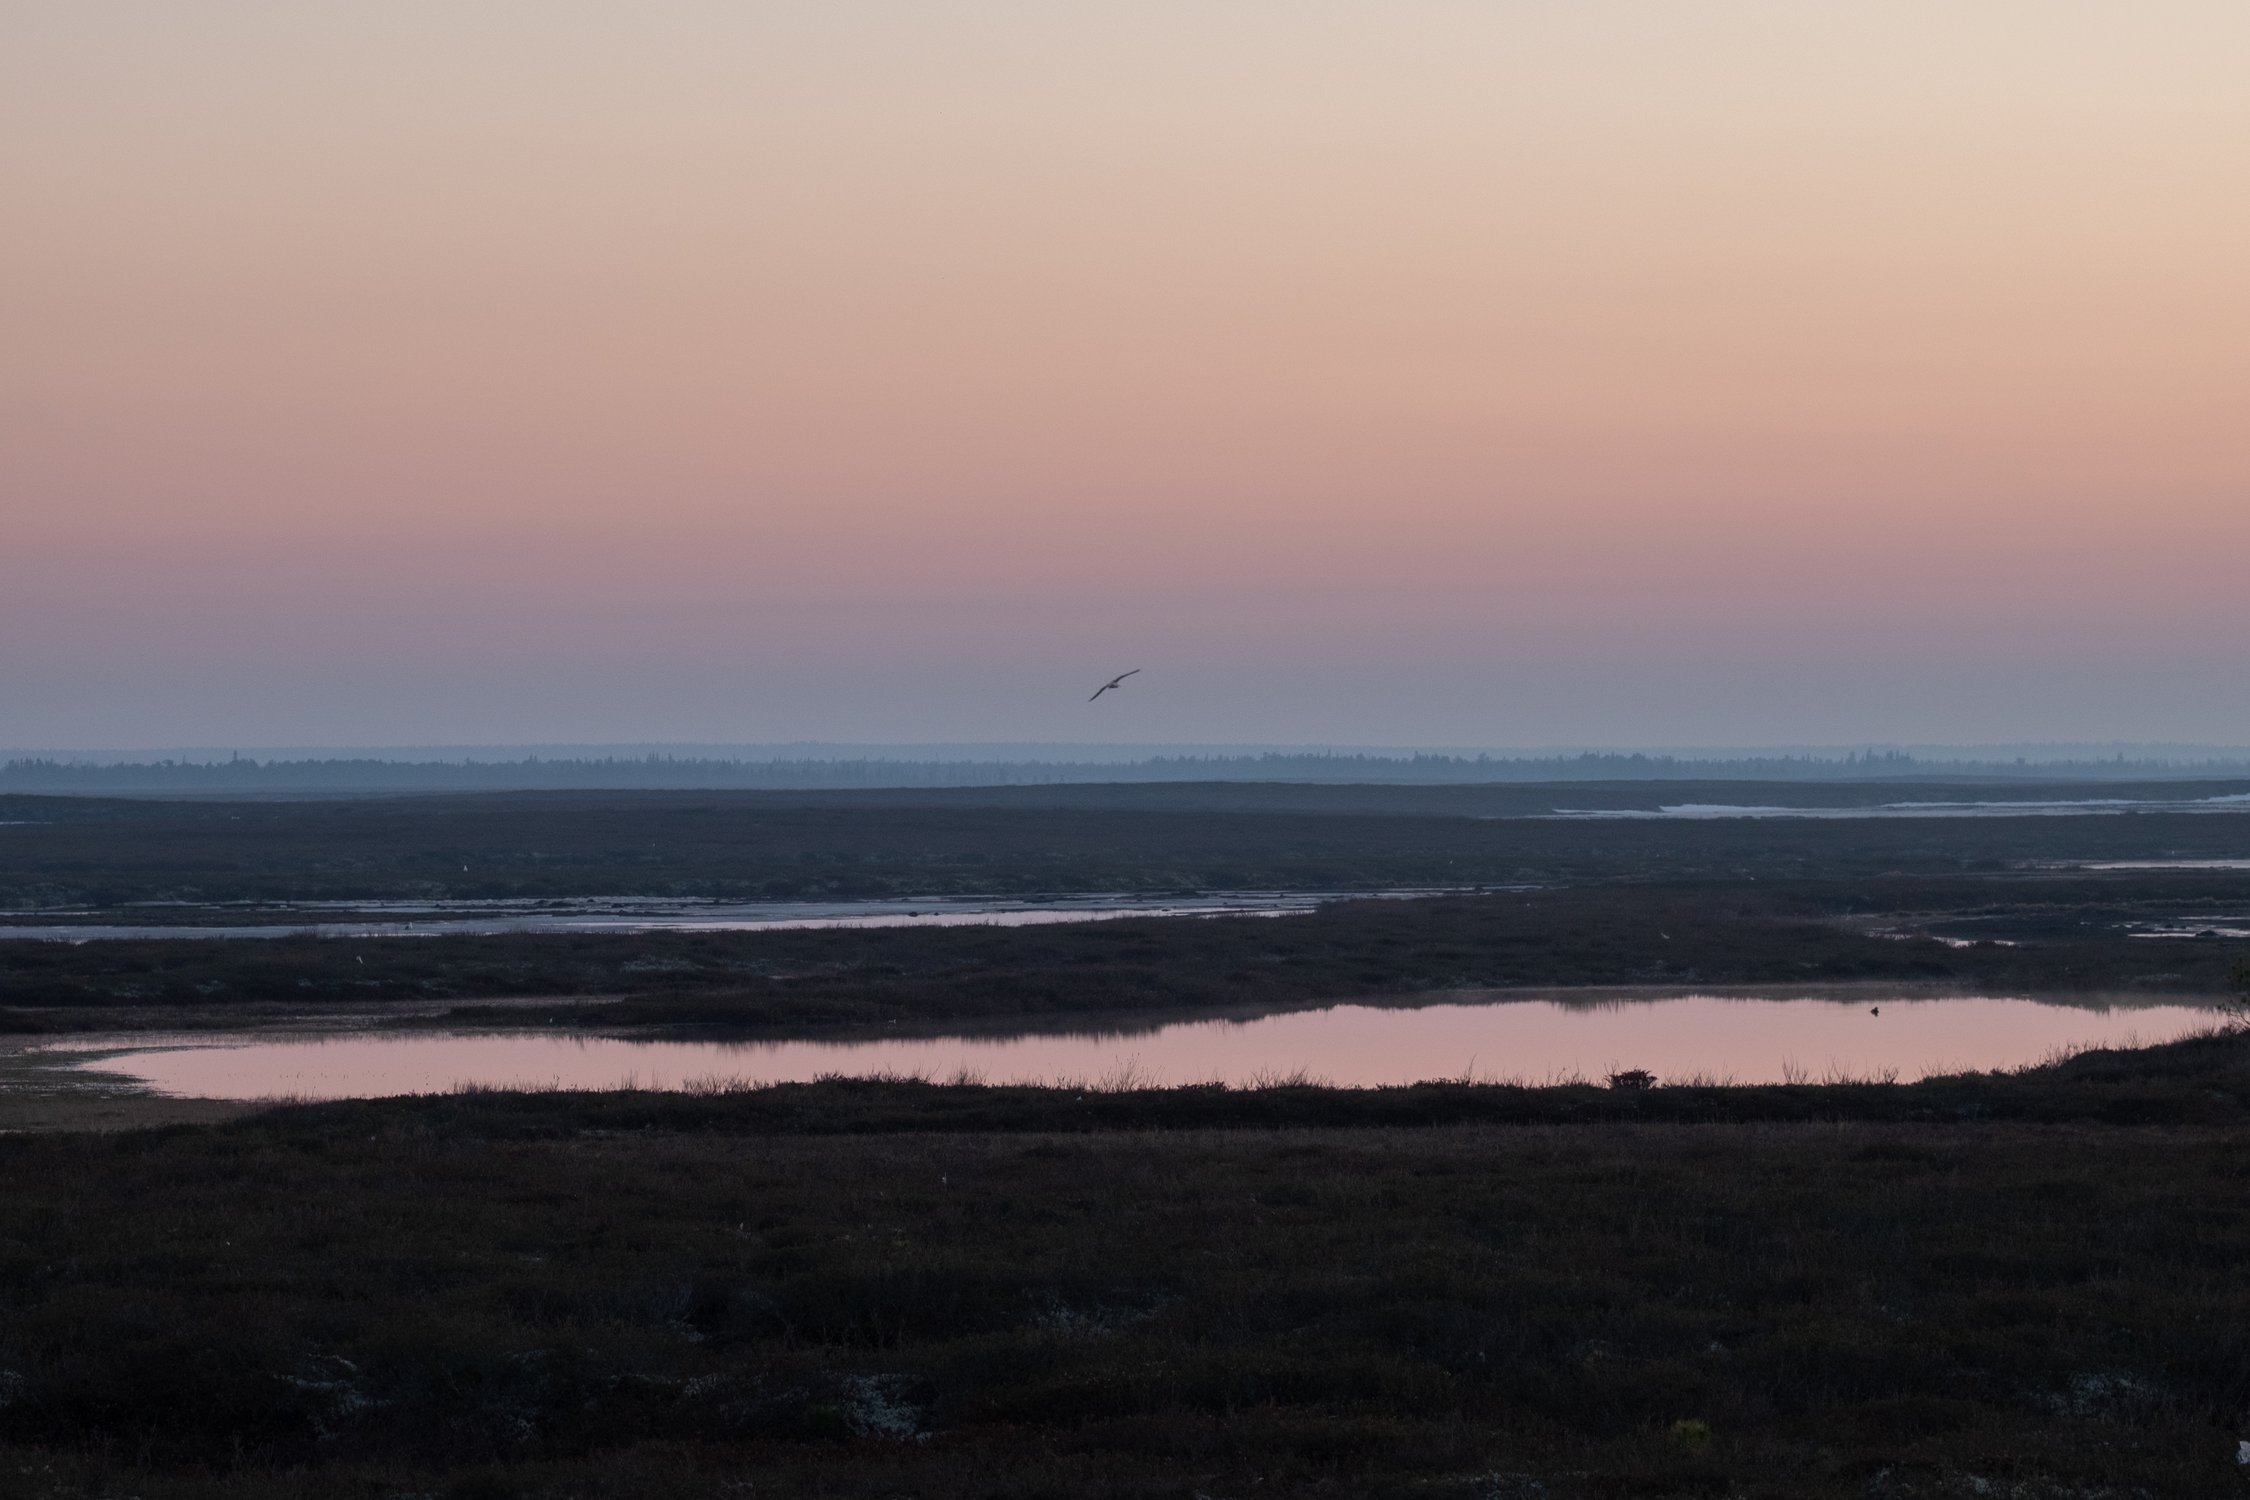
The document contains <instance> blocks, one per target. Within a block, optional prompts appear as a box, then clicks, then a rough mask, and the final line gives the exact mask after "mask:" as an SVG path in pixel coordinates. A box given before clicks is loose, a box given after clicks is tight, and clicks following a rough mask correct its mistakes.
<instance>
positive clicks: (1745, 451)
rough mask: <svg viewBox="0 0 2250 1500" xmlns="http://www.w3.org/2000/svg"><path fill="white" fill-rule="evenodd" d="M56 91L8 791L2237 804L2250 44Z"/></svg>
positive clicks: (2038, 15)
mask: <svg viewBox="0 0 2250 1500" xmlns="http://www.w3.org/2000/svg"><path fill="white" fill-rule="evenodd" d="M9 29H10V39H9V42H8V45H7V46H6V47H5V48H4V49H0V194H4V200H0V201H5V202H6V203H7V205H8V210H7V220H8V227H7V230H6V232H5V233H4V234H0V745H17V746H32V745H71V744H76V745H94V744H111V745H130V744H155V743H182V742H211V743H226V742H244V743H290V742H297V743H302V742H319V741H328V742H335V741H349V742H359V743H381V742H428V741H433V740H443V741H468V740H507V741H525V740H537V739H560V740H580V741H582V740H599V739H633V740H645V739H665V738H676V739H712V740H745V739H796V738H869V739H938V738H944V739H983V738H989V739H1021V738H1044V739H1074V738H1077V739H1091V740H1105V741H1106V740H1133V739H1148V740H1183V739H1203V740H1215V741H1249V740H1292V739H1306V740H1332V741H1350V742H1355V743H1383V742H1392V743H1438V742H1442V743H1483V744H1494V745H1502V744H1540V743H1558V742H1587V741H1599V742H1610V743H1658V742H1672V743H1680V742H1705V743H1712V742H1717V743H1746V742H1754V741H1759V740H1788V741H1864V740H1944V739H1964V740H1968V739H1974V740H1991V739H2112V738H2123V739H2202V740H2214V741H2218V740H2225V741H2237V742H2240V741H2250V694H2245V693H2243V692H2242V691H2241V690H2240V684H2241V682H2242V680H2243V676H2244V668H2245V667H2246V666H2250V608H2246V607H2245V604H2244V600H2245V598H2246V597H2250V595H2246V593H2245V569H2244V563H2243V559H2244V558H2246V557H2250V439H2246V437H2245V429H2246V427H2250V423H2246V422H2245V420H2244V416H2243V409H2244V406H2245V393H2246V392H2250V277H2246V276H2245V275H2244V274H2243V272H2242V267H2244V266H2245V265H2250V88H2245V87H2244V86H2243V80H2244V79H2245V78H2250V9H2246V8H2245V7H2243V6H2241V5H2240V4H2238V3H2234V0H2193V3H2188V0H2172V3H2162V0H2158V3H2150V4H2144V5H2137V6H2129V7H2128V6H2118V5H2114V4H2108V3H2101V4H2096V3H2090V0H2088V3H2069V0H2040V3H2029V0H2025V3H2014V0H1993V3H1987V4H1980V5H1977V6H1973V7H1964V6H1959V5H1956V4H1950V3H1947V4H1940V3H1923V0H1885V3H1838V4H1830V5H1820V6H1805V5H1802V4H1797V3H1780V0H1775V3H1744V0H1711V3H1706V4H1700V5H1697V6H1694V7H1681V6H1677V5H1673V4H1668V3H1665V4H1659V3H1654V0H1650V3H1633V4H1625V3H1603V0H1571V3H1563V0H1552V3H1532V0H1516V3H1496V4H1489V5H1469V4H1462V3H1411V0H1391V3H1382V4H1376V3H1358V4H1341V3H1310V4H1307V3H1301V0H1300V3H1290V4H1281V3H1278V0H1275V3H1265V0H1256V3H1253V0H1244V3H1230V4H1222V5H1216V6H1214V5H1210V4H1194V5H1190V4H1184V3H1180V4H1173V3H1163V0H1138V3H1133V4H1117V5H1108V4H1087V5H1071V6H1055V5H1051V4H1035V3H1030V0H1025V3H1018V4H996V3H980V0H962V3H957V4H951V5H946V6H927V5H917V4H907V3H904V0H897V3H854V0H823V3H818V4H814V3H805V4H788V3H765V4H759V5H751V6H744V5H738V4H723V3H719V0H696V3H687V0H674V3H648V4H635V5H624V4H599V5H597V4H591V3H583V0H542V3H529V0H525V3H508V4H499V3H477V0H446V3H436V0H429V3H418V0H390V3H386V4H384V5H381V6H363V7H304V6H298V5H290V4H282V3H245V0H209V3H205V4H200V5H196V6H175V5H169V4H157V3H153V0H151V3H102V0H72V3H50V4H38V3H34V4H28V5H24V6H20V7H17V8H15V9H14V10H12V11H11V16H10V22H9ZM1126 666H1142V667H1144V668H1146V669H1147V671H1146V675H1145V676H1144V677H1143V678H1141V679H1136V681H1135V684H1134V686H1135V688H1136V690H1137V691H1135V692H1134V693H1133V694H1131V695H1125V694H1119V695H1112V696H1111V697H1109V698H1105V699H1104V700H1103V702H1102V704H1100V705H1095V708H1097V709H1098V710H1099V713H1098V714H1096V713H1091V712H1089V711H1088V710H1087V706H1086V705H1084V704H1083V702H1082V701H1081V700H1082V698H1083V691H1082V689H1083V690H1086V691H1090V688H1091V684H1092V683H1094V682H1098V681H1100V680H1101V679H1102V678H1104V677H1106V676H1108V675H1110V674H1111V673H1112V672H1115V671H1118V670H1122V669H1123V668H1124V667H1126Z"/></svg>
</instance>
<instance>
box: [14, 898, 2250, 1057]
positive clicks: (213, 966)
mask: <svg viewBox="0 0 2250 1500" xmlns="http://www.w3.org/2000/svg"><path fill="white" fill-rule="evenodd" d="M2246 905H2250V875H2244V874H2242V873H2235V872H2222V873H2211V874H2206V873H2201V872H2177V873H2173V872H2165V873H2162V874H2140V875H2136V874H2127V873H2120V874H2117V875H2111V876H2084V875H2060V874H2057V875H2044V876H2033V877H2016V878H2002V877H1985V878H1974V877H1943V878H1930V877H1911V876H1898V877H1892V878H1890V879H1887V880H1869V881H1836V882H1801V883H1790V884H1786V885H1784V884H1779V883H1768V882H1736V883H1651V884H1642V885H1593V886H1583V887H1568V888H1560V889H1546V890H1527V891H1516V892H1505V893H1494V894H1488V895H1479V896H1457V897H1441V898H1430V899H1421V900H1412V901H1352V902H1341V903H1336V904H1332V905H1328V906H1323V907H1320V908H1318V909H1316V910H1315V911H1312V912H1309V913H1305V914H1302V915H1296V916H1289V917H1279V918H1245V917H1220V918H1209V919H1194V920H1185V919H1177V918H1124V919H1117V920H1111V921H1102V922H1084V923H1065V924H1056V925H1052V926H1034V927H987V926H968V927H888V928H859V929H826V930H778V931H768V932H749V933H679V932H673V933H649V934H642V935H632V934H555V933H538V934H513V935H504V936H490V937H431V938H373V939H354V938H272V939H244V940H230V941H213V940H197V939H116V940H103V941H99V942H87V943H75V944H73V943H59V942H29V941H15V942H4V941H0V1030H14V1031H18V1032H23V1031H40V1030H56V1031H60V1030H116V1029H120V1028H123V1027H150V1026H155V1027H164V1028H183V1027H199V1026H218V1027H240V1026H246V1025H259V1024H270V1023H271V1022H273V1021H274V1020H276V1019H279V1018H284V1017H286V1016H288V1015H290V1014H293V1013H296V1012H301V1011H304V1010H307V1009H309V1008H312V1007H315V1006H329V1007H349V1008H358V1009H370V1010H372V1011H374V1012H375V1013H376V1014H378V1015H379V1014H380V1013H381V1011H382V1010H383V1008H384V1007H386V1006H390V1007H401V1008H408V1007H410V1008H411V1014H410V1017H408V1019H409V1020H410V1022H411V1024H417V1025H473V1026H477V1027H480V1028H491V1027H512V1026H545V1025H550V1024H552V1023H553V1022H554V1021H555V1020H556V1016H555V1015H554V1014H551V1013H549V1012H548V1011H543V1010H540V1009H538V1008H535V1007H526V1006H523V1005H520V1004H516V1005H492V1004H479V1003H478V1002H479V1001H480V1000H502V999H508V998H511V997H527V996H557V997H561V996H576V997H606V998H602V999H600V1000H598V1001H596V1002H594V1003H585V1004H579V1005H575V1006H572V1007H570V1008H569V1009H568V1010H567V1012H565V1013H563V1014H562V1015H561V1019H562V1020H564V1021H566V1022H567V1023H568V1024H571V1025H573V1026H579V1027H597V1028H601V1029H605V1030H627V1029H639V1028H651V1027H664V1028H695V1029H700V1030H710V1031H723V1032H729V1033H734V1034H758V1033H769V1034H771V1033H790V1032H795V1033H802V1032H808V1031H816V1030H823V1029H834V1028H852V1027H873V1026H881V1025H896V1024H901V1023H904V1024H910V1025H911V1024H916V1023H925V1024H935V1023H948V1022H965V1021H981V1022H993V1023H1008V1022H1013V1023H1024V1024H1033V1025H1039V1024H1071V1023H1082V1024H1102V1025H1107V1026H1130V1025H1131V1024H1132V1023H1133V1021H1134V1020H1135V1018H1137V1017H1153V1018H1162V1019H1169V1018H1171V1017H1173V1016H1176V1015H1178V1014H1179V1013H1182V1012H1193V1011H1198V1010H1205V1011H1216V1010H1226V1009H1242V1008H1252V1009H1256V1008H1281V1007H1290V1006H1302V1005H1308V1004H1317V1003H1324V1002H1331V1001H1335V1000H1339V999H1348V998H1389V999H1397V998H1402V997H1412V996H1417V995H1423V994H1426V993H1427V992H1430V991H1433V990H1510V989H1529V990H1540V989H1551V988H1557V987H1567V986H1626V985H1672V986H1695V985H1704V986H1714V985H1723V986H1735V985H1791V984H1794V985H1821V984H1834V983H1844V982H1853V981H1888V982H1892V983H1896V984H1901V985H1907V986H1922V985H1928V986H1942V987H1947V988H1952V989H1956V990H1972V989H1974V990H1983V991H1986V992H1993V993H2011V994H2022V993H2064V992H2100V993H2129V992H2143V993H2175V994H2199V995H2214V994H2218V993H2220V992H2222V991H2224V990H2226V989H2227V987H2228V985H2229V983H2230V979H2231V974H2232V971H2233V969H2234V966H2235V965H2236V964H2238V963H2240V962H2241V961H2243V960H2244V959H2246V958H2250V940H2244V939H2226V938H2194V939H2169V940H2162V941H2152V940H2148V939H2142V938H2136V937H2133V936H2130V931H2131V925H2130V924H2132V923H2133V922H2134V921H2135V920H2137V919H2154V918H2158V917H2161V918H2163V919H2165V920H2188V921H2190V922H2192V921H2194V920H2196V919H2197V918H2198V917H2199V916H2202V915H2212V916H2216V915H2217V914H2220V913H2225V912H2229V911H2231V912H2233V913H2235V914H2236V917H2235V919H2236V920H2241V917H2240V913H2241V911H2242V910H2243V909H2244V907H2245V906H2246ZM1933 924H1935V925H1939V926H1967V927H1970V928H1973V929H1974V930H1977V931H1980V932H1985V933H1988V934H1992V935H1997V936H2001V937H2002V939H2003V940H2001V941H1990V940H1985V941H1975V942H1969V941H1966V940H1963V939H1954V940H1952V941H1950V942H1948V941H1941V940H1940V939H1939V938H1936V937H1931V936H1928V935H1926V932H1925V930H1926V928H1928V927H1929V926H1931V925H1933ZM2007 934H2015V936H2012V937H2009V936H2006V935H2007ZM433 1002H445V1003H443V1004H436V1003H433Z"/></svg>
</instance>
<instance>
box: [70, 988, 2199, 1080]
mask: <svg viewBox="0 0 2250 1500" xmlns="http://www.w3.org/2000/svg"><path fill="white" fill-rule="evenodd" d="M2215 1019H2216V1018H2215V1015H2214V1013H2213V1012H2212V1011H2211V1010H2209V1009H2207V1008H2204V1007H2202V1006H2198V1005H2193V1004H2179V1003H2173V1004H2155V1005H2149V1004H2138V1003H2118V1004H2108V1005H2104V1004H2099V1003H2092V1002H2087V1001H2083V1000H2081V1001H2076V1002H2072V1003H2059V1002H2053V1001H2040V1000H2030V999H2017V998H2003V997H1989V996H1976V997H1968V996H1963V997H1951V998H1943V999H1933V998H1915V999H1902V998H1897V997H1881V996H1871V995H1868V994H1864V993H1861V994H1855V995H1852V996H1851V997H1849V998H1838V997H1836V996H1807V997H1801V998H1788V999H1779V998H1770V997H1760V998H1754V999H1745V998H1736V997H1724V996H1716V995H1682V996H1674V997H1670V998H1663V999H1643V998H1636V999H1606V1000H1498V999H1494V1000H1485V1001H1461V1002H1453V1001H1448V1002H1445V1003H1438V1004H1428V1005H1418V1006H1380V1007H1378V1006H1368V1005H1337V1006H1331V1007H1328V1008H1326V1009H1322V1010H1306V1011H1292V1012H1287V1013H1284V1014H1279V1015H1265V1016H1257V1017H1253V1018H1249V1019H1219V1020H1196V1021H1179V1022H1173V1023H1170V1024H1165V1025H1160V1026H1155V1027H1152V1028H1150V1029H1148V1030H1145V1031H1138V1032H1114V1031H1112V1032H1106V1033H1083V1032H1081V1033H1040V1034H1031V1035H1024V1034H1014V1035H990V1034H988V1035H967V1036H936V1037H903V1036H902V1037H895V1038H889V1037H884V1038H875V1039H872V1040H856V1041H835V1040H824V1041H802V1040H800V1041H754V1042H714V1041H653V1042H642V1041H625V1040H620V1039H616V1038H610V1037H598V1036H582V1035H556V1034H553V1033H506V1034H482V1035H457V1034H435V1035H432V1034H414V1035H398V1034H381V1035H368V1034H351V1035H340V1036H330V1037H323V1038H306V1037H301V1036H300V1037H282V1038H276V1037H263V1038H252V1039H238V1040H223V1039H198V1040H197V1041H196V1042H195V1043H194V1044H193V1045H170V1046H163V1047H156V1048H143V1049H135V1050H131V1051H123V1052H114V1053H108V1054H107V1055H102V1056H99V1057H97V1058H95V1059H92V1060H90V1061H89V1062H88V1063H86V1064H85V1066H87V1067H90V1068H99V1069H101V1070H103V1071H105V1072H114V1073H121V1074H124V1075H127V1076H129V1077H131V1078H134V1079H138V1080H140V1081H142V1082H144V1083H146V1084H148V1085H149V1086H151V1087H153V1088H155V1089H158V1090H160V1091H162V1092H165V1093H170V1094H178V1095H184V1096H188V1097H195V1098H212V1099H259V1098H268V1097H277V1096H285V1097H298V1098H308V1099H339V1098H358V1097H372V1096H379V1095H387V1094H410V1093H431V1092H440V1091H443V1090H446V1089H451V1088H455V1087H459V1086H464V1085H486V1086H493V1087H507V1088H544V1087H559V1088H570V1089H613V1088H644V1089H682V1088H696V1087H709V1086H720V1085H737V1084H739V1085H753V1084H765V1083H782V1082H798V1081H805V1080H810V1079H814V1078H818V1077H821V1076H822V1075H825V1074H844V1075H850V1076H860V1077H864V1076H869V1075H874V1074H884V1073H892V1074H913V1075H919V1076H922V1077H927V1078H931V1079H935V1080H938V1081H946V1080H950V1079H954V1078H957V1077H967V1078H972V1079H975V1080H978V1081H982V1082H987V1083H995V1084H1000V1083H1069V1084H1074V1085H1081V1086H1087V1087H1108V1088H1117V1087H1124V1086H1128V1085H1134V1086H1160V1085H1168V1084H1188V1083H1208V1082H1223V1083H1227V1084H1230V1085H1237V1086H1241V1085H1251V1084H1256V1083H1260V1082H1271V1081H1274V1080H1277V1079H1282V1078H1288V1077H1292V1076H1297V1075H1303V1076H1305V1077H1307V1078H1309V1079H1312V1080H1317V1081H1323V1082H1328V1083H1334V1084H1341V1085H1351V1086H1372V1085H1377V1084H1395V1083H1412V1082H1417V1081H1420V1080H1425V1079H1435V1078H1459V1077H1463V1076H1465V1075H1466V1076H1474V1077H1476V1078H1478V1079H1482V1080H1488V1081H1489V1080H1516V1081H1521V1082H1526V1083H1545V1082H1554V1081H1559V1080H1563V1079H1568V1078H1586V1079H1600V1078H1602V1077H1604V1076H1606V1075H1607V1074H1609V1073H1610V1072H1612V1071H1615V1070H1619V1069H1626V1068H1645V1069H1647V1070H1649V1071H1650V1072H1652V1073H1655V1074H1656V1075H1657V1076H1658V1077H1659V1078H1662V1079H1665V1080H1667V1081H1681V1080H1685V1079H1690V1078H1698V1077H1700V1078H1707V1079H1714V1080H1721V1081H1729V1082H1735V1083H1779V1082H1787V1081H1793V1080H1801V1079H1809V1080H1812V1081H1819V1080H1821V1079H1824V1078H1834V1077H1854V1078H1890V1077H1895V1078H1898V1079H1900V1080H1912V1079H1915V1078H1919V1077H1923V1076H1925V1075H1927V1074H1930V1073H1942V1072H1954V1071H1960V1070H1964V1069H1993V1068H2005V1067H2014V1066H2018V1065H2022V1064H2026V1063H2035V1062H2039V1061H2041V1060H2043V1059H2045V1058H2047V1057H2050V1056H2052V1055H2054V1054H2055V1053H2057V1052H2058V1051H2062V1050H2065V1049H2075V1048H2083V1047H2090V1046H2123V1045H2134V1044H2145V1043H2152V1042H2161V1041H2169V1040H2172V1039H2175V1038H2177V1037H2180V1036H2184V1035H2186V1034H2188V1033H2190V1032H2193V1031H2197V1030H2201V1029H2203V1028H2206V1027H2208V1026H2210V1025H2211V1024H2212V1023H2213V1021H2214V1020H2215ZM85 1045H87V1044H85V1043H75V1044H65V1046H64V1047H58V1048H56V1049H53V1050H55V1051H58V1052H60V1051H63V1050H66V1048H68V1047H79V1048H82V1047H84V1046H85ZM111 1045H112V1046H114V1045H115V1044H114V1043H113V1044H111Z"/></svg>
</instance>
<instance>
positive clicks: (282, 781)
mask: <svg viewBox="0 0 2250 1500" xmlns="http://www.w3.org/2000/svg"><path fill="white" fill-rule="evenodd" d="M2244 774H2250V761H2246V760H2239V759H2230V760H2201V761H2185V760H2147V759H2138V760H2128V759H2126V758H2125V757H2123V756H2118V757H2116V758H2114V759H2106V760H2024V759H2019V760H2013V761H2000V760H1973V759H1960V760H1939V759H1931V758H1924V757H1917V756H1914V755H1910V754H1907V753H1905V752H1903V751H1874V752H1869V753H1864V754H1861V753H1854V754H1849V755H1843V756H1832V757H1823V756H1801V755H1779V756H1744V757H1739V758H1729V759H1701V758H1686V757H1679V756H1670V755H1647V754H1637V753H1626V752H1615V751H1610V752H1601V751H1592V752H1587V753H1583V754H1578V755H1558V756H1544V757H1518V756H1492V755H1473V756H1470V755H1430V754H1419V755H1400V756H1385V755H1365V754H1354V755H1335V754H1319V753H1307V754H1281V753H1266V754H1259V755H1232V756H1227V755H1219V756H1195V755H1180V756H1153V757H1150V758H1147V759H1142V760H1109V761H1077V762H1073V761H971V760H924V761H917V760H889V759H876V758H865V759H853V760H841V759H839V760H827V759H798V760H744V759H699V758H694V757H676V756H664V755H649V756H640V757H582V758H567V759H552V760H550V759H544V758H541V757H538V756H530V757H526V758H524V759H522V760H508V761H476V760H450V761H440V760H385V759H381V758H378V757H365V758H352V759H326V760H322V759H306V760H262V761H261V760H254V759H248V758H237V759H233V760H223V761H193V760H158V761H140V762H132V761H127V762H117V763H92V762H81V761H66V760H53V759H19V760H12V761H9V762H7V763H5V764H4V765H0V792H86V793H185V794H191V795H192V794H197V793H203V794H226V793H250V794H258V793H267V794H288V793H309V792H450V791H538V790H554V791H565V790H632V789H675V790H685V789H717V788H752V789H755V788H764V789H771V790H792V789H796V790H836V789H849V788H855V787H859V788H880V787H972V786H1040V785H1057V784H1066V783H1088V782H1131V781H1139V782H1150V781H1285V782H1333V783H1391V784H1406V785H1412V784H1449V783H1477V782H1543V781H1714V780H1729V781H1865V780H1880V781H1898V780H1906V779H1914V778H1927V779H1948V778H1995V779H2006V780H2024V781H2058V780H2072V781H2082V780H2090V779H2098V780H2108V779H2118V780H2126V779H2131V780H2148V779H2153V778H2171V777H2213V776H2240V775H2244Z"/></svg>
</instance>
